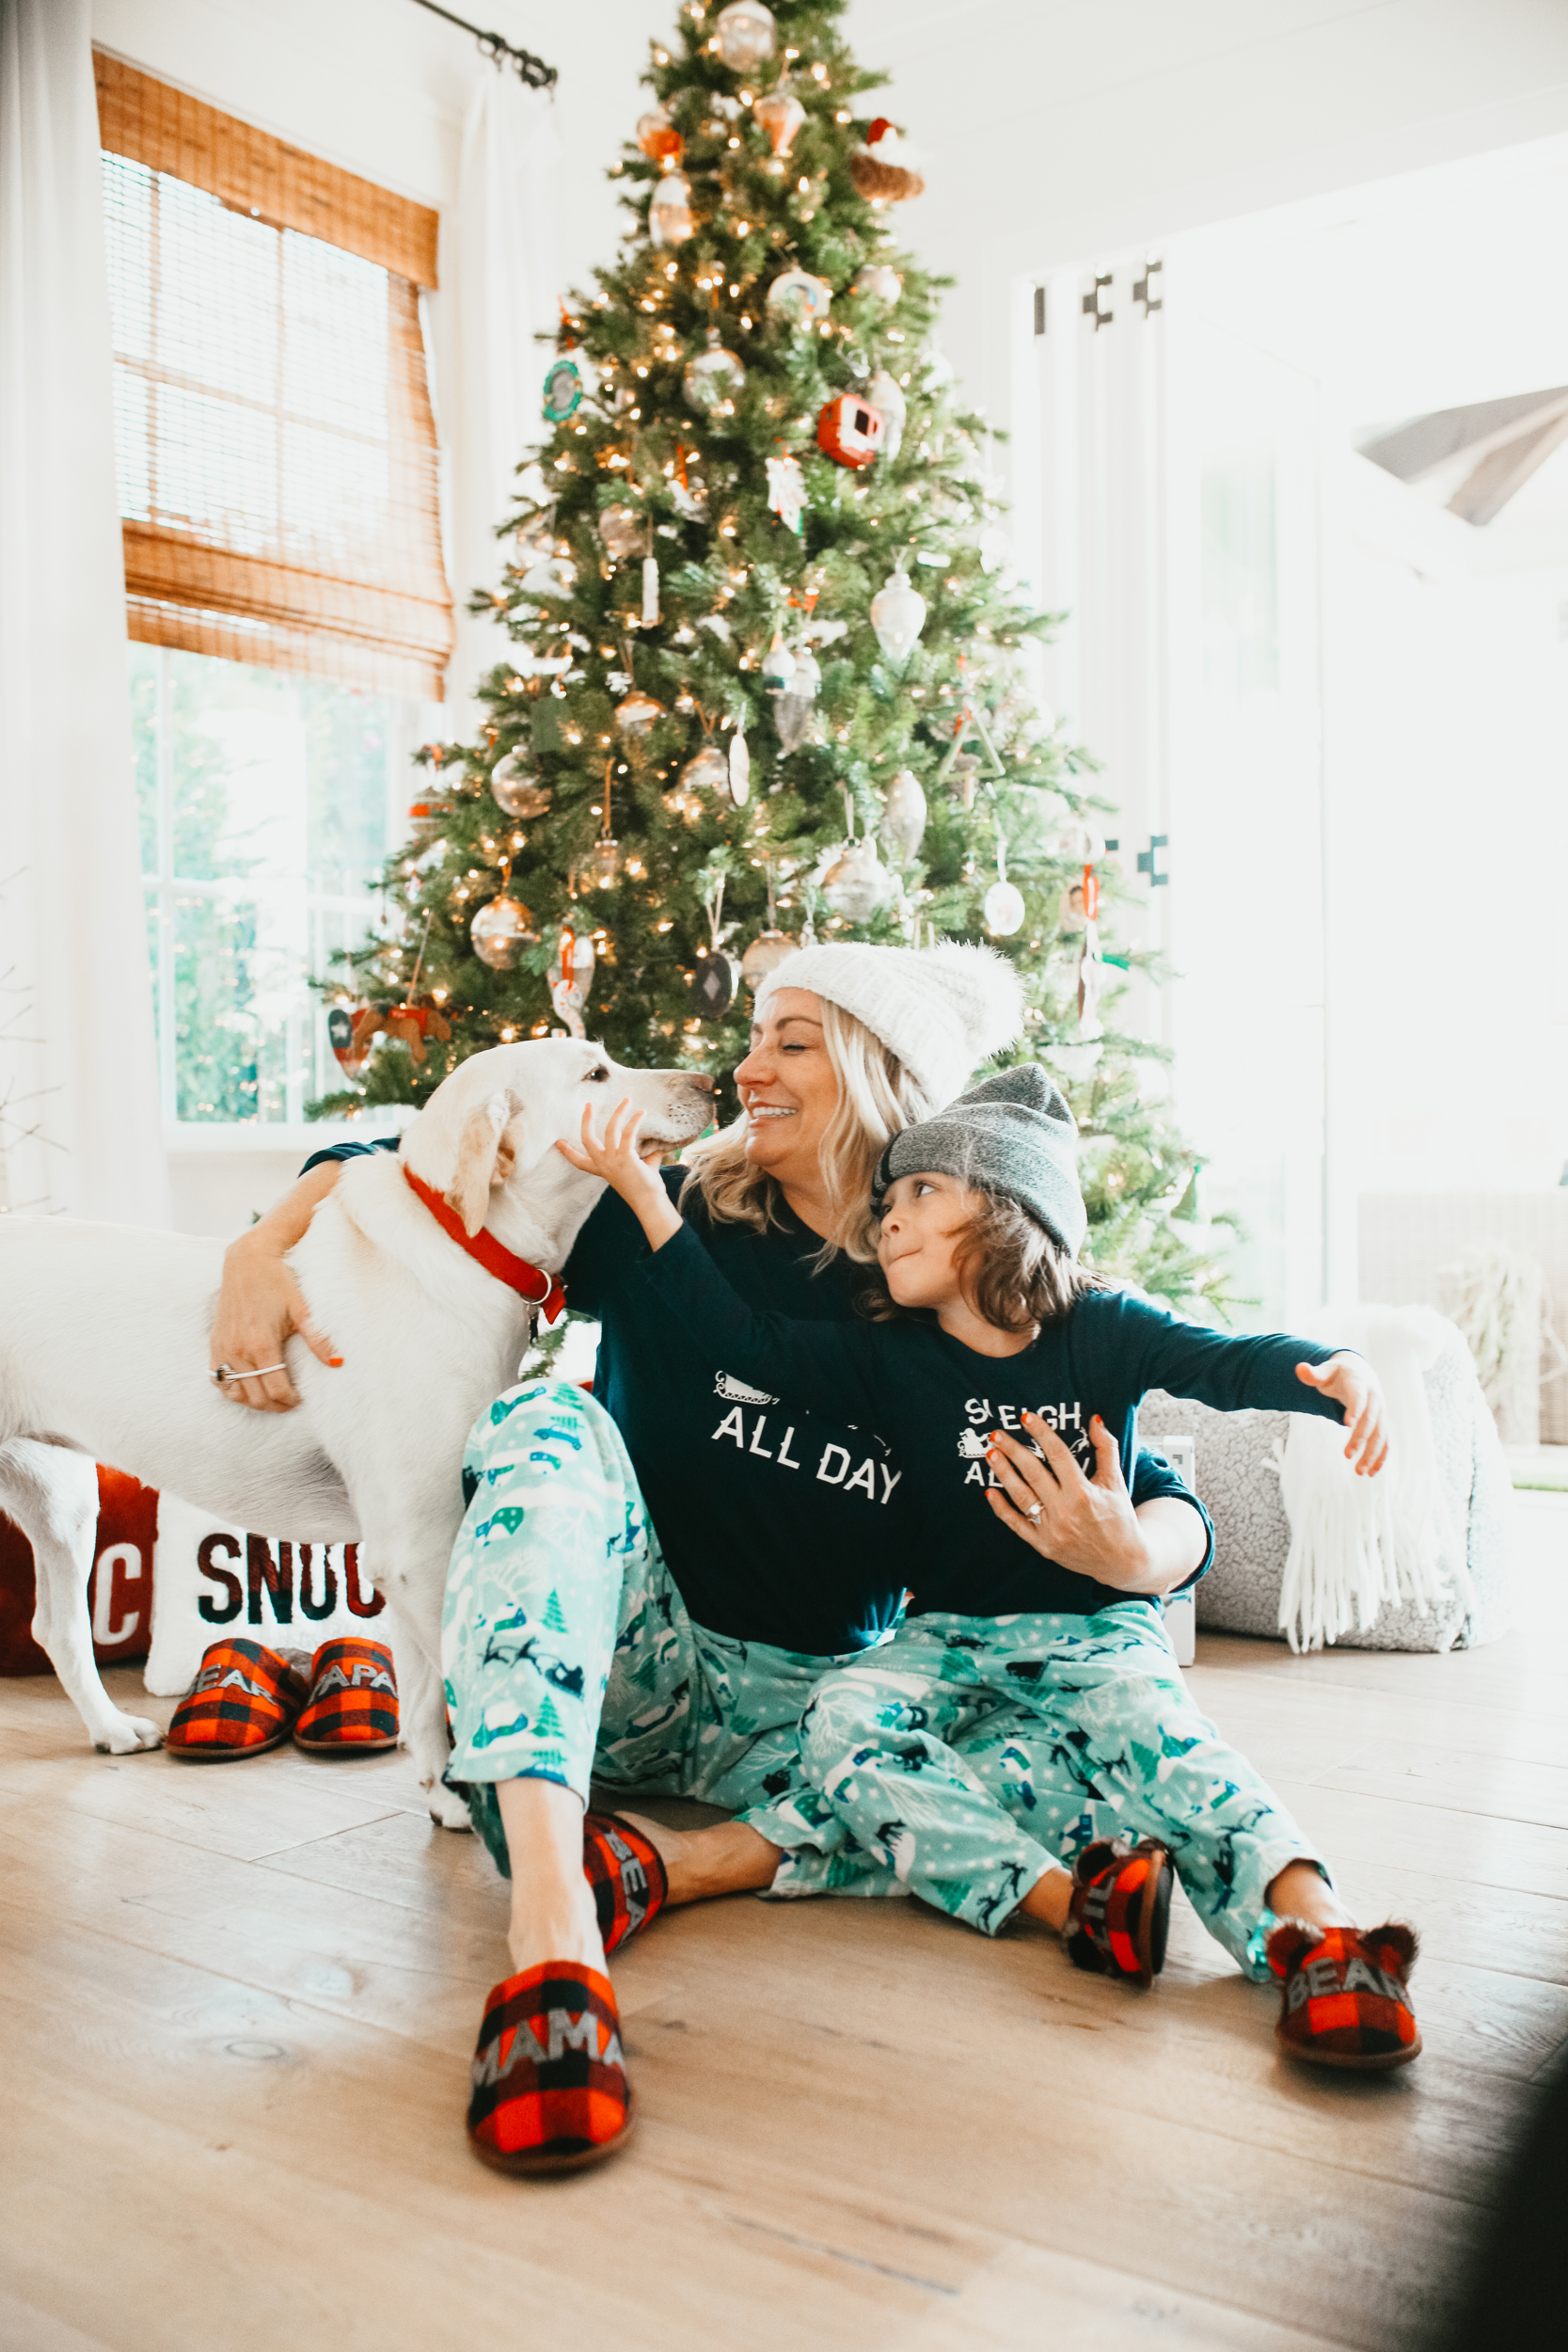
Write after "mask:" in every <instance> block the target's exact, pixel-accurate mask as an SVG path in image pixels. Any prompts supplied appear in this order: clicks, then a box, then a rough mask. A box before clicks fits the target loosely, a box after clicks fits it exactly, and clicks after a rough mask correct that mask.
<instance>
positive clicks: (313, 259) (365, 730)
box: [95, 53, 452, 1124]
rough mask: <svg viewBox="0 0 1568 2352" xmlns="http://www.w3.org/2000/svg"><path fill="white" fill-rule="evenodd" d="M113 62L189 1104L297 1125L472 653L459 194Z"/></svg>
mask: <svg viewBox="0 0 1568 2352" xmlns="http://www.w3.org/2000/svg"><path fill="white" fill-rule="evenodd" d="M95 64H96V70H97V77H98V90H99V119H100V126H101V135H102V138H103V150H104V152H103V183H104V205H105V220H106V229H107V245H108V256H109V278H110V293H111V300H112V304H113V310H114V327H115V416H116V459H117V469H118V475H119V498H120V513H121V516H122V528H123V532H124V543H125V571H126V593H127V627H128V633H129V635H130V638H131V640H132V644H131V664H132V687H133V700H134V712H135V749H136V763H137V777H138V790H139V795H140V806H141V817H142V841H143V871H144V876H145V880H146V886H147V892H148V914H149V943H150V954H151V958H152V969H153V976H154V990H155V996H156V1002H157V1010H158V1024H159V1049H160V1060H161V1066H162V1071H163V1081H164V1101H165V1112H166V1117H167V1118H169V1119H171V1120H180V1121H182V1122H197V1123H211V1122H220V1123H223V1124H229V1123H231V1122H245V1123H248V1122H255V1121H265V1122H274V1121H280V1120H290V1121H293V1120H298V1119H299V1118H300V1117H301V1116H302V1114H303V1109H304V1105H305V1104H306V1103H307V1102H308V1101H309V1099H310V1098H311V1097H312V1096H313V1095H315V1094H318V1093H321V1092H324V1091H326V1090H328V1089H329V1088H330V1087H331V1085H332V1083H333V1080H334V1077H335V1075H336V1072H335V1065H334V1064H333V1062H332V1058H331V1055H330V1050H329V1048H328V1046H327V1043H326V1034H325V1014H324V1012H323V1010H322V1009H321V1007H320V1005H319V1003H318V1002H317V1001H316V1000H315V999H314V998H313V996H312V994H311V993H310V990H309V985H308V982H309V977H310V976H311V975H312V974H320V973H321V972H322V971H323V970H325V965H326V962H327V959H328V957H329V955H330V953H331V951H332V950H333V949H334V948H335V947H337V946H341V945H344V944H347V943H348V942H350V941H352V940H354V939H356V938H358V937H359V936H361V935H362V934H363V931H364V930H365V927H366V924H367V921H368V919H369V917H370V915H371V914H372V911H373V901H372V896H371V893H372V886H373V882H374V877H375V875H376V873H377V871H378V869H379V867H380V866H381V863H382V861H383V859H384V858H385V856H386V854H387V851H388V849H389V848H390V847H391V845H392V843H393V842H394V841H395V839H396V837H397V833H398V830H399V823H400V819H401V816H402V812H403V809H404V808H405V807H406V804H407V797H408V791H409V782H408V776H409V771H408V767H407V761H408V756H409V754H410V753H411V752H412V750H413V749H414V747H415V745H416V744H417V743H418V742H419V741H420V739H421V738H422V737H423V736H426V735H429V734H431V733H433V732H435V729H434V726H433V725H432V724H431V723H429V714H428V713H427V711H426V709H425V707H424V706H425V705H426V704H427V703H428V702H429V701H432V700H435V699H437V698H438V697H439V695H440V693H441V681H442V671H443V669H444V666H445V663H446V660H447V658H448V655H449V654H450V651H451V633H452V631H451V597H450V595H449V592H448V589H447V585H446V580H445V576H444V573H443V570H442V565H441V555H440V536H439V516H438V510H437V501H436V437H435V429H434V422H433V419H432V414H431V405H430V398H429V390H428V386H427V382H426V375H425V363H424V345H423V337H422V331H421V326H420V307H419V296H420V287H421V286H432V285H434V283H435V269H434V255H435V232H436V222H435V215H433V214H431V213H429V212H428V211H426V210H425V209H424V208H423V207H420V206H418V205H414V204H411V203H409V202H408V201H407V200H406V199H403V198H401V197H397V196H393V195H391V194H389V193H388V192H387V191H385V190H381V189H377V188H373V187H372V186H371V185H370V184H369V183H366V182H364V181H359V180H356V179H354V178H353V177H352V176H351V175H350V174H348V173H344V172H341V171H338V170H337V169H336V168H335V167H331V166H328V165H325V164H323V163H321V162H320V161H319V160H318V159H317V158H314V157H311V156H309V155H305V154H304V153H302V152H301V151H299V150H297V149H293V148H289V147H286V146H284V145H283V144H282V143H281V142H279V141H277V140H275V139H272V138H269V137H267V136H266V135H263V134H261V133H260V132H257V131H254V130H252V129H251V128H250V127H249V126H248V125H246V124H243V123H240V122H237V121H235V120H234V119H232V118H230V117H228V116H225V115H220V114H218V113H216V112H215V110H214V109H213V108H211V107H208V106H205V105H203V104H201V103H199V102H198V101H197V100H195V99H191V98H187V97H185V96H184V95H183V94H182V92H179V91H176V90H172V89H169V88H167V87H166V86H164V85H163V84H161V83H158V82H154V81H152V80H150V78H149V77H148V76H147V75H145V74H140V73H137V72H135V71H134V70H133V69H131V68H129V67H127V66H124V65H121V64H120V63H119V61H118V60H116V59H114V58H110V57H107V56H103V54H102V53H99V54H98V55H97V56H96V58H95Z"/></svg>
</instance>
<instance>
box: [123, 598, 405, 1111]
mask: <svg viewBox="0 0 1568 2352" xmlns="http://www.w3.org/2000/svg"><path fill="white" fill-rule="evenodd" d="M130 653H131V679H132V707H133V718H134V724H135V758H136V776H137V787H138V795H139V804H140V808H141V814H142V839H143V854H144V858H145V860H146V867H145V870H146V872H147V873H148V875H149V877H150V889H149V899H148V904H149V926H150V930H149V938H150V954H151V956H152V959H153V973H154V984H155V985H156V984H157V978H158V947H157V940H158V921H159V916H160V914H161V915H162V917H163V919H164V920H165V921H166V922H167V924H168V925H169V927H170V929H169V934H168V936H169V943H170V953H171V959H172V984H171V985H172V1003H167V1002H166V1003H164V1004H161V1005H160V1007H159V1020H160V1024H161V1025H162V1024H163V1023H164V1022H166V1021H167V1020H172V1022H173V1025H174V1027H173V1036H172V1039H169V1038H167V1037H166V1036H164V1035H163V1032H162V1028H161V1031H160V1034H161V1038H162V1041H163V1043H164V1045H165V1049H166V1051H165V1066H166V1069H169V1068H170V1067H171V1068H172V1073H173V1074H172V1081H171V1084H172V1099H171V1101H170V1102H169V1103H168V1104H167V1106H166V1107H167V1110H168V1112H169V1114H170V1115H171V1116H173V1117H176V1118H178V1119H181V1120H196V1121H204V1120H298V1119H299V1118H301V1117H302V1116H303V1114H304V1107H305V1104H306V1103H307V1102H309V1101H310V1100H311V1099H312V1098H313V1097H314V1096H315V1095H317V1094H321V1093H325V1092H327V1091H328V1090H330V1089H335V1088H336V1087H337V1086H338V1085H340V1084H341V1072H340V1070H339V1068H338V1065H337V1062H336V1061H335V1060H334V1058H333V1057H332V1054H331V1050H330V1047H329V1045H328V1043H327V1040H326V1025H325V1013H324V1011H323V1009H322V1008H321V1005H320V1003H319V1000H318V999H317V998H316V996H315V995H314V993H312V992H311V990H310V988H309V979H310V977H312V976H316V977H319V976H322V975H325V971H326V968H327V963H328V960H329V958H330V956H331V954H332V953H333V952H334V951H335V950H336V949H337V948H339V947H341V946H347V945H350V944H351V943H353V942H355V941H356V940H358V939H360V938H362V937H363V935H364V932H365V930H366V928H367V926H368V924H369V921H370V919H371V916H372V913H373V912H374V899H373V896H372V893H373V891H374V888H375V884H376V882H377V880H378V878H379V874H380V869H381V866H382V864H383V862H384V860H385V858H386V855H387V851H388V847H389V845H390V842H391V841H392V839H393V838H394V837H395V833H394V828H401V821H402V814H403V810H404V807H405V806H406V804H407V800H408V794H409V783H408V766H407V762H408V757H409V754H410V753H411V751H412V750H413V748H414V746H415V744H416V743H417V742H418V741H419V740H420V738H421V734H422V733H424V732H426V731H427V729H426V727H425V724H424V722H425V720H426V712H425V710H424V708H423V707H421V706H420V705H419V704H418V703H414V702H410V701H406V700H404V699H402V698H400V697H398V696H394V695H387V694H372V693H368V692H365V691H360V690H359V689H356V688H354V687H348V686H341V685H338V684H336V683H334V682H333V681H331V680H329V679H325V678H314V677H308V676H296V675H292V674H290V673H288V672H284V671H278V670H271V669H257V668H252V667H250V666H248V665H246V664H244V663H241V662H234V661H221V660H214V659H213V658H212V657H210V656H208V655H205V654H193V653H177V652H173V651H170V650H167V649H166V648H164V647H161V646H153V645H141V644H134V645H132V647H131V648H130ZM160 826H163V827H166V832H167V845H168V858H169V864H168V866H166V867H163V866H160V863H159V849H160V839H161V835H160Z"/></svg>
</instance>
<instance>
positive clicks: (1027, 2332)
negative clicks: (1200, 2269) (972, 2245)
mask: <svg viewBox="0 0 1568 2352" xmlns="http://www.w3.org/2000/svg"><path fill="white" fill-rule="evenodd" d="M1164 2345H1176V2346H1179V2347H1180V2346H1185V2347H1187V2352H1327V2346H1328V2339H1327V2338H1326V2337H1324V2336H1318V2335H1309V2334H1307V2333H1306V2332H1305V2331H1304V2330H1302V2329H1300V2328H1284V2327H1280V2326H1278V2325H1276V2324H1275V2322H1274V2321H1272V2320H1269V2319H1265V2318H1262V2317H1261V2316H1260V2315H1259V2313H1258V2312H1250V2311H1236V2310H1234V2309H1232V2308H1229V2307H1227V2305H1226V2304H1224V2303H1222V2302H1216V2301H1213V2300H1212V2299H1211V2298H1210V2297H1209V2296H1197V2295H1179V2294H1173V2293H1172V2292H1171V2291H1170V2290H1169V2289H1168V2288H1151V2287H1150V2285H1149V2283H1148V2280H1147V2279H1139V2278H1136V2277H1133V2276H1131V2275H1129V2274H1128V2273H1126V2272H1124V2271H1117V2270H1116V2269H1114V2268H1112V2267H1110V2266H1108V2265H1103V2264H1100V2263H1090V2262H1085V2261H1083V2260H1081V2259H1080V2258H1078V2257H1076V2256H1074V2255H1071V2254H1060V2253H1054V2252H1048V2251H1047V2250H1045V2249H1043V2248H1041V2247H1037V2246H1016V2245H1015V2246H1008V2247H1006V2248H1005V2249H1004V2250H1003V2251H1002V2253H1000V2254H999V2255H998V2256H997V2258H996V2261H995V2262H994V2263H992V2264H991V2265H990V2268H989V2269H987V2270H984V2271H982V2272H981V2274H980V2276H979V2277H978V2278H977V2279H975V2280H973V2281H972V2282H971V2284H970V2285H969V2286H967V2287H966V2288H965V2289H964V2291H963V2293H962V2294H961V2295H959V2296H957V2297H955V2298H954V2300H953V2301H951V2302H948V2303H943V2304H942V2305H941V2306H939V2307H938V2308H937V2309H936V2310H934V2311H933V2312H930V2313H929V2315H928V2316H927V2318H925V2319H923V2320H922V2321H921V2322H920V2323H919V2325H918V2326H917V2327H916V2328H914V2329H913V2330H912V2332H911V2334H910V2335H909V2336H908V2337H907V2338H906V2340H905V2352H1035V2348H1036V2347H1038V2352H1046V2347H1047V2346H1070V2348H1071V2352H1158V2347H1161V2346H1164Z"/></svg>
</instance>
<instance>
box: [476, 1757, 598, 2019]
mask: <svg viewBox="0 0 1568 2352" xmlns="http://www.w3.org/2000/svg"><path fill="white" fill-rule="evenodd" d="M496 1802H497V1804H499V1807H500V1817H501V1826H502V1828H503V1829H504V1830H505V1832H506V1851H507V1859H508V1861H509V1862H510V1863H511V1865H512V1917H511V1921H510V1923H509V1925H508V1928H507V1936H506V1940H507V1945H508V1947H509V1949H510V1950H511V1953H512V1965H513V1968H514V1971H515V1973H516V1974H517V1975H518V1976H521V1975H522V1973H523V1971H524V1970H525V1969H528V1968H538V1967H540V1966H542V1965H543V1964H544V1963H545V1962H546V1961H552V1960H571V1961H578V1962H580V1963H582V1964H583V1965H584V1966H585V1967H588V1968H596V1969H597V1970H598V1972H599V1974H600V1975H601V1976H603V1974H604V1972H605V1956H604V1943H603V1940H602V1938H601V1937H600V1934H599V1919H598V1912H597V1910H596V1908H595V1906H594V1890H593V1888H592V1887H591V1886H590V1885H589V1883H588V1881H587V1879H586V1878H585V1877H584V1876H583V1869H582V1800H581V1799H580V1798H579V1797H578V1796H576V1795H574V1793H573V1791H572V1790H571V1789H570V1788H562V1786H561V1784H560V1782H559V1781H554V1780H535V1779H530V1780H503V1781H500V1782H499V1783H498V1784H497V1788H496Z"/></svg>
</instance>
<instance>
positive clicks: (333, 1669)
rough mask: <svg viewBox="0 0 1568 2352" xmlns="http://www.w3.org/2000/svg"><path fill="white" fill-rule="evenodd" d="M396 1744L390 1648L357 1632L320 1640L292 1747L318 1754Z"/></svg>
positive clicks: (362, 1752) (358, 1752)
mask: <svg viewBox="0 0 1568 2352" xmlns="http://www.w3.org/2000/svg"><path fill="white" fill-rule="evenodd" d="M397 1743H398V1682H397V1677H396V1675H395V1674H394V1673H393V1671H392V1653H391V1651H390V1650H389V1649H388V1647H387V1646H386V1645H385V1643H382V1642H367V1641H365V1640H364V1639H363V1638H362V1637H361V1636H360V1635H359V1634H357V1633H346V1634H344V1635H342V1636H341V1638H340V1639H339V1640H338V1641H335V1642H324V1643H323V1644H322V1645H321V1647H320V1649H319V1650H318V1651H317V1652H316V1655H315V1657H314V1658H313V1659H312V1660H311V1661H310V1697H309V1703H308V1705H307V1707H306V1709H305V1712H304V1714H303V1715H301V1717H300V1719H299V1721H298V1723H297V1724H295V1725H294V1744H295V1746H296V1747H301V1748H309V1749H310V1750H311V1751H312V1752H313V1753H314V1754H316V1755H320V1756H332V1755H341V1754H342V1753H344V1752H345V1751H346V1752H348V1753H349V1754H351V1755H354V1756H373V1755H374V1754H375V1753H376V1751H377V1750H378V1749H381V1748H395V1747H396V1746H397Z"/></svg>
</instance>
